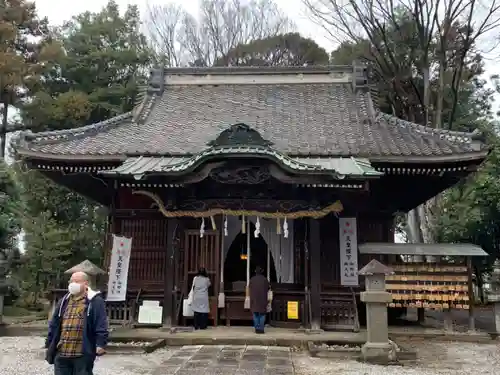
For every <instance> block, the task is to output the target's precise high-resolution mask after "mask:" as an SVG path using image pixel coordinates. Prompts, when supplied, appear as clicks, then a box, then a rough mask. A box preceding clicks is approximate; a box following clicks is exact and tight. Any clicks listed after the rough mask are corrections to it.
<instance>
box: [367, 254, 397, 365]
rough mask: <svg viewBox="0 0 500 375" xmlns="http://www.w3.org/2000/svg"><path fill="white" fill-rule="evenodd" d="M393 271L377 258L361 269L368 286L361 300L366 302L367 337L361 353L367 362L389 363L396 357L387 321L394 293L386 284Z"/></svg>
mask: <svg viewBox="0 0 500 375" xmlns="http://www.w3.org/2000/svg"><path fill="white" fill-rule="evenodd" d="M393 273H394V272H393V270H392V269H391V268H389V267H387V266H385V265H383V264H382V263H380V262H379V261H378V260H376V259H373V260H372V261H371V262H370V263H368V264H367V265H366V266H364V267H363V268H362V269H361V270H359V275H360V276H364V277H365V287H366V291H364V292H362V293H361V301H362V302H364V303H365V304H366V331H367V332H366V333H367V339H366V343H365V344H364V345H363V347H362V348H361V353H362V356H363V359H364V360H365V361H367V362H375V363H387V362H390V361H391V360H393V359H394V358H392V357H393V356H394V350H393V349H394V348H393V345H392V344H391V342H390V341H389V323H388V321H387V304H388V303H389V302H391V301H392V295H391V294H390V293H388V292H387V291H386V286H385V278H386V276H387V275H392V274H393Z"/></svg>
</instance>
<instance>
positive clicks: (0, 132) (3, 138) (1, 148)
mask: <svg viewBox="0 0 500 375" xmlns="http://www.w3.org/2000/svg"><path fill="white" fill-rule="evenodd" d="M8 109H9V106H8V105H7V103H3V108H2V125H1V126H2V128H1V129H0V157H1V158H2V159H3V158H5V144H6V143H7V120H8V113H7V111H8Z"/></svg>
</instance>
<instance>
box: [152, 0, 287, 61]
mask: <svg viewBox="0 0 500 375" xmlns="http://www.w3.org/2000/svg"><path fill="white" fill-rule="evenodd" d="M197 16H198V17H197V18H195V17H194V16H193V15H191V14H188V13H186V12H185V11H184V10H183V9H182V8H181V7H179V6H176V5H171V4H169V5H164V6H159V5H155V6H150V7H148V12H147V17H146V19H145V24H146V27H147V31H148V35H149V40H150V42H151V44H152V46H153V47H154V48H155V50H156V51H157V52H158V54H159V55H161V56H163V57H164V60H165V62H166V63H168V64H170V65H171V66H179V65H187V64H195V65H206V66H210V65H212V64H213V63H214V61H217V60H220V59H221V58H223V57H224V56H225V55H226V54H227V53H228V52H229V51H230V50H231V49H233V48H235V47H236V46H238V45H240V44H245V43H248V42H250V41H252V40H255V39H264V38H267V37H270V36H275V35H278V34H282V33H286V32H288V31H291V30H292V29H293V24H292V22H291V21H290V20H289V19H288V17H287V16H286V15H285V14H284V13H283V12H282V11H281V10H280V9H279V8H278V7H277V5H276V4H275V2H274V0H251V1H243V0H202V1H201V3H200V8H199V14H198V15H197Z"/></svg>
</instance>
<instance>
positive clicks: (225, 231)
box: [224, 215, 229, 237]
mask: <svg viewBox="0 0 500 375" xmlns="http://www.w3.org/2000/svg"><path fill="white" fill-rule="evenodd" d="M228 234H229V232H228V231H227V215H226V216H225V217H224V237H227V235H228Z"/></svg>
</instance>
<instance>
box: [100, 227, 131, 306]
mask: <svg viewBox="0 0 500 375" xmlns="http://www.w3.org/2000/svg"><path fill="white" fill-rule="evenodd" d="M131 250H132V238H127V237H120V236H115V235H114V234H113V248H112V250H111V262H110V265H109V280H108V294H107V296H106V301H109V302H121V301H125V300H126V297H127V280H128V266H129V263H130V252H131Z"/></svg>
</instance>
